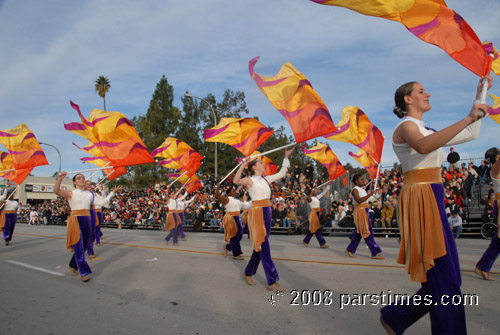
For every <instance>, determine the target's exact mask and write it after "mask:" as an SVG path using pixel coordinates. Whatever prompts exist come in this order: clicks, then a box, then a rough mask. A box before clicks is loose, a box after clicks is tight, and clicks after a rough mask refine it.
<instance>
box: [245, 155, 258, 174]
mask: <svg viewBox="0 0 500 335" xmlns="http://www.w3.org/2000/svg"><path fill="white" fill-rule="evenodd" d="M257 161H258V159H254V160H252V161H251V162H250V163H248V165H247V169H248V173H249V174H250V176H253V175H254V174H255V171H254V170H253V166H254V165H255V164H257Z"/></svg>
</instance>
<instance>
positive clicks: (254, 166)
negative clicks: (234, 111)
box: [233, 147, 295, 292]
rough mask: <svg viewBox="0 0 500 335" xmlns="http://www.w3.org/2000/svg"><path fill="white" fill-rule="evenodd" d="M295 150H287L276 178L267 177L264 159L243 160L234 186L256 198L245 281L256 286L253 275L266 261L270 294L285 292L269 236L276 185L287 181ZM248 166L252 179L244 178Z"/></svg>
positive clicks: (252, 210) (249, 223)
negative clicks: (273, 191)
mask: <svg viewBox="0 0 500 335" xmlns="http://www.w3.org/2000/svg"><path fill="white" fill-rule="evenodd" d="M294 149H295V147H293V148H291V149H287V150H285V158H284V159H283V165H282V167H281V170H280V171H279V172H278V173H277V174H274V175H272V176H265V177H264V176H263V173H264V171H265V170H266V166H265V164H264V162H262V160H260V159H254V160H252V161H250V159H249V157H246V158H245V159H244V160H243V163H242V164H241V165H240V167H239V169H238V171H237V172H236V175H235V176H234V181H233V182H234V183H235V184H236V185H240V186H245V187H246V188H247V189H248V193H249V194H250V198H251V199H252V207H251V208H250V209H249V210H248V228H249V230H250V239H251V241H252V248H253V253H252V257H251V258H250V261H249V262H248V265H247V267H246V268H245V273H244V274H243V278H244V279H245V280H246V282H247V284H248V285H255V282H254V280H253V279H252V276H253V275H255V273H256V272H257V268H258V267H259V263H260V261H261V260H262V266H263V268H264V272H265V273H266V279H267V283H268V286H267V289H268V290H270V291H280V292H283V291H284V290H283V288H281V286H280V285H279V284H278V280H279V275H278V271H277V270H276V266H275V265H274V262H273V260H272V258H271V246H270V244H269V233H270V231H271V220H272V217H271V199H270V198H271V187H270V186H269V185H270V184H271V183H272V182H274V181H276V180H279V179H281V178H283V177H284V176H285V175H286V171H287V169H288V167H289V166H290V161H289V160H288V157H290V155H291V154H292V152H293V150H294ZM247 165H248V173H249V174H250V177H245V178H241V174H242V173H243V170H244V169H245V167H246V166H247Z"/></svg>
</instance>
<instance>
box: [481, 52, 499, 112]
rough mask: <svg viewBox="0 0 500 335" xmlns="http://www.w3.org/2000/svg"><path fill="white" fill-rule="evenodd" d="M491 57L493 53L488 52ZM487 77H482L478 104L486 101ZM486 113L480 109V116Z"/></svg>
mask: <svg viewBox="0 0 500 335" xmlns="http://www.w3.org/2000/svg"><path fill="white" fill-rule="evenodd" d="M488 55H489V56H490V57H491V58H493V57H494V56H495V55H494V54H488ZM488 81H489V80H488V79H486V78H484V79H483V87H482V89H481V96H480V98H479V103H480V104H485V103H486V95H487V93H488ZM486 114H488V112H487V111H486V112H483V111H481V113H480V115H479V116H481V117H484V116H486Z"/></svg>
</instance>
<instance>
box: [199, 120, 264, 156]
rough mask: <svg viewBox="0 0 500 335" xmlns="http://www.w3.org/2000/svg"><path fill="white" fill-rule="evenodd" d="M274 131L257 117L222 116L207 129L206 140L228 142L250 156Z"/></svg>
mask: <svg viewBox="0 0 500 335" xmlns="http://www.w3.org/2000/svg"><path fill="white" fill-rule="evenodd" d="M273 133H274V130H270V129H268V128H267V127H265V126H264V125H263V124H262V123H260V122H259V121H258V120H256V119H252V118H239V119H238V118H229V117H225V118H222V119H221V120H220V122H219V124H218V125H217V126H215V127H213V128H210V129H205V142H221V143H226V144H229V145H230V146H232V147H233V148H235V149H236V150H238V151H239V152H241V153H242V154H243V155H245V157H246V156H249V155H250V154H251V153H252V152H254V151H255V149H257V148H258V147H259V146H260V145H261V144H262V143H264V142H265V140H267V139H268V138H269V136H271V135H272V134H273Z"/></svg>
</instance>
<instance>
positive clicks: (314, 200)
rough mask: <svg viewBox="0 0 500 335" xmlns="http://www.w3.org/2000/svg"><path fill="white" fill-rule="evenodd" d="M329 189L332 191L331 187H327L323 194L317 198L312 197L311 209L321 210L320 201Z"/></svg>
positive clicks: (316, 196)
mask: <svg viewBox="0 0 500 335" xmlns="http://www.w3.org/2000/svg"><path fill="white" fill-rule="evenodd" d="M329 189H330V186H327V187H325V189H324V190H323V192H321V193H320V194H317V195H315V196H312V197H311V202H310V203H309V208H319V205H320V201H319V199H321V198H322V197H323V196H324V195H325V194H326V192H327V191H328V190H329Z"/></svg>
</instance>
